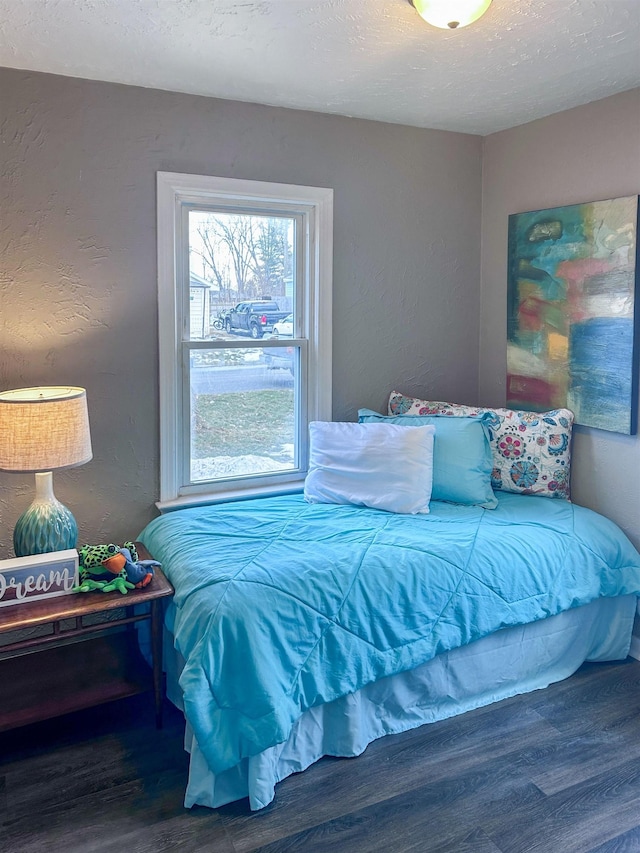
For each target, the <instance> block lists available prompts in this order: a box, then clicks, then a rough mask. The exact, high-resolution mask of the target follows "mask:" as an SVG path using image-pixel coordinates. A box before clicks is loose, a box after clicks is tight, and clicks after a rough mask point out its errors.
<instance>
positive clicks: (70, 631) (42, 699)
mask: <svg viewBox="0 0 640 853" xmlns="http://www.w3.org/2000/svg"><path fill="white" fill-rule="evenodd" d="M172 594H173V587H172V586H171V584H170V583H169V581H168V580H167V579H166V577H165V576H164V574H163V573H162V571H161V570H160V569H157V568H156V569H155V573H154V578H153V580H152V581H151V583H150V584H148V585H147V586H146V587H144V588H143V589H134V590H130V591H129V592H128V593H127V595H121V594H120V593H118V592H112V593H102V592H82V593H73V594H70V595H63V596H59V597H56V598H51V599H48V600H47V599H44V600H42V601H33V602H27V603H24V604H15V605H8V606H6V607H0V634H4V633H7V632H9V631H15V630H19V629H24V628H34V627H38V626H42V625H49V626H51V631H50V632H49V633H47V634H45V635H43V636H37V637H29V638H27V639H22V640H17V641H16V642H12V643H10V644H8V645H5V646H2V647H0V731H5V730H7V729H12V728H17V727H18V726H24V725H28V724H30V723H35V722H38V721H40V720H46V719H49V718H51V717H57V716H60V715H61V714H68V713H71V712H72V711H79V710H81V709H83V708H89V707H92V706H93V705H100V704H102V703H103V702H111V701H112V700H114V699H122V698H124V697H125V696H133V695H134V694H136V693H141V692H145V691H147V690H150V689H153V692H154V699H155V712H156V725H157V726H158V727H161V726H162V700H163V689H162V601H161V599H163V598H166V597H167V596H170V595H172ZM139 604H148V610H146V608H145V612H143V613H136V612H135V608H136V605H139ZM114 610H124V613H125V615H124V616H117V617H116V618H114V619H108V618H106V619H105V618H102V619H101V618H100V617H101V616H102V617H105V616H108V614H109V611H114ZM143 620H149V621H150V623H151V654H152V668H151V669H152V671H151V673H150V672H149V667H148V665H147V663H146V661H145V660H144V659H143V658H142V655H141V654H140V650H139V648H138V644H137V638H136V636H135V634H136V632H135V630H134V623H135V622H140V621H143ZM123 626H126V629H125V630H122V627H123ZM78 638H83V640H82V642H78V641H77V640H78ZM71 641H73V642H71Z"/></svg>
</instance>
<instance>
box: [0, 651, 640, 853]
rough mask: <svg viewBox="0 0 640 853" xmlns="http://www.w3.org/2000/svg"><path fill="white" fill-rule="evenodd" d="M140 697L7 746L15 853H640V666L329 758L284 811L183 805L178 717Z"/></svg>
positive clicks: (8, 852) (294, 783)
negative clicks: (160, 723)
mask: <svg viewBox="0 0 640 853" xmlns="http://www.w3.org/2000/svg"><path fill="white" fill-rule="evenodd" d="M153 719H154V715H153V706H152V701H151V698H150V697H147V696H141V697H135V698H133V699H127V700H123V701H121V702H115V703H112V704H111V705H108V706H103V707H102V708H96V709H92V710H90V711H85V712H82V713H78V714H73V715H69V716H68V717H64V718H61V719H59V720H56V721H52V722H49V723H41V724H38V725H36V726H31V727H28V728H24V729H20V730H17V731H14V732H7V733H4V734H3V735H0V822H1V828H0V850H2V851H3V853H36V851H37V853H44V851H47V853H57V851H64V853H85V851H100V853H116V851H117V853H123V851H127V853H128V851H134V853H160V851H174V850H175V851H180V852H181V853H192V852H193V853H196V851H198V852H199V851H207V853H256V851H260V853H281V852H282V853H284V851H288V852H289V853H290V852H291V851H304V852H305V853H325V851H330V853H374V851H380V853H383V851H384V853H408V852H409V851H415V853H534V852H535V853H640V662H637V661H633V660H631V659H629V660H627V661H625V662H621V663H613V664H593V665H585V666H584V667H582V669H580V670H579V672H577V673H576V674H575V675H574V676H573V677H572V678H570V679H568V680H567V681H564V682H562V683H561V684H556V685H552V686H551V687H549V688H547V689H546V690H542V691H537V692H535V693H531V694H528V695H527V696H519V697H515V698H513V699H508V700H506V701H504V702H501V703H499V704H496V705H492V706H490V707H488V708H481V709H478V710H477V711H472V712H470V713H468V714H465V715H464V716H462V717H458V718H455V719H451V720H445V721H443V722H440V723H434V724H432V725H429V726H423V727H422V728H421V729H417V730H414V731H411V732H407V733H405V734H402V735H397V736H395V737H392V738H385V739H383V740H380V741H377V742H376V743H374V744H371V746H369V748H368V749H367V750H366V752H365V753H364V754H363V755H362V756H360V757H359V758H355V759H329V758H327V759H323V760H322V761H320V762H318V764H316V765H315V766H314V767H312V768H310V769H309V770H307V771H306V772H305V773H302V774H299V775H297V776H293V777H291V778H289V779H287V780H285V781H284V782H282V783H281V784H280V785H279V786H278V789H277V796H276V801H275V802H274V803H273V804H272V805H271V806H269V807H268V808H267V809H264V810H262V811H261V812H257V813H253V814H252V813H251V812H250V811H249V809H248V804H247V801H246V800H245V801H241V802H239V803H234V804H231V805H228V806H224V807H223V808H221V809H218V810H216V811H214V810H210V809H205V808H195V809H192V810H186V809H184V808H183V806H182V799H183V794H184V787H185V783H186V776H187V756H186V754H185V753H184V751H183V748H182V731H183V725H182V720H181V717H180V715H179V714H178V712H177V711H175V709H173V708H172V707H171V706H168V707H167V708H166V721H165V727H164V729H163V730H162V731H160V732H158V731H156V729H155V727H154V725H153Z"/></svg>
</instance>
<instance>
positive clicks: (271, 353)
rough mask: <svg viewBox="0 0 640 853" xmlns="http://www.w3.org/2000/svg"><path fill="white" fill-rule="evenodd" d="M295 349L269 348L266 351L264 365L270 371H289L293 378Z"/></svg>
mask: <svg viewBox="0 0 640 853" xmlns="http://www.w3.org/2000/svg"><path fill="white" fill-rule="evenodd" d="M294 350H295V347H269V349H265V353H264V363H265V364H266V365H267V369H268V370H276V369H277V368H280V369H281V370H288V371H289V373H291V375H292V376H293V358H294Z"/></svg>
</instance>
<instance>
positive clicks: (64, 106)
mask: <svg viewBox="0 0 640 853" xmlns="http://www.w3.org/2000/svg"><path fill="white" fill-rule="evenodd" d="M0 132H1V134H2V137H1V144H0V174H1V176H2V177H1V180H2V184H1V188H0V201H1V213H0V258H1V260H0V346H1V348H2V358H1V359H0V386H1V388H2V389H6V388H15V387H20V386H24V385H35V384H57V383H70V384H77V385H82V386H84V387H86V389H87V396H88V401H89V414H90V420H91V428H92V438H93V447H94V459H93V461H92V462H90V463H88V464H87V465H85V466H83V467H82V468H78V469H75V470H73V471H70V472H61V473H60V474H57V475H55V478H54V479H55V490H56V494H57V496H58V498H59V499H60V500H62V501H63V502H64V503H66V504H67V505H68V506H69V507H70V508H71V509H72V511H73V512H74V513H75V515H76V518H77V519H78V523H79V526H80V538H81V539H82V540H83V541H91V542H103V541H113V540H115V541H119V540H122V539H124V538H127V537H129V536H131V535H136V534H137V533H138V532H139V530H140V529H141V527H142V526H143V525H144V524H145V523H146V522H147V521H148V520H149V519H150V518H151V517H152V516H153V515H154V514H155V508H154V501H155V500H156V499H157V497H158V442H159V439H158V356H157V309H156V240H155V215H156V214H155V175H156V171H157V170H163V171H175V172H190V173H196V174H212V175H221V176H228V177H238V178H247V179H253V180H265V181H280V182H284V183H293V184H307V185H313V186H323V187H333V189H334V191H335V196H334V214H335V219H334V222H335V235H334V324H333V329H334V352H333V357H334V385H333V388H334V392H333V398H334V407H333V414H334V419H336V420H340V419H345V420H352V419H354V418H355V415H356V411H357V409H358V407H360V406H369V407H371V408H378V409H379V408H382V407H383V406H384V404H385V399H386V396H387V395H388V393H389V391H390V390H391V389H392V388H398V389H399V390H406V391H410V392H411V391H415V392H418V393H425V394H430V395H432V396H434V397H453V398H457V399H460V400H473V399H474V398H475V397H476V396H477V354H478V314H479V309H480V301H479V282H480V274H479V264H480V211H481V140H480V138H479V137H474V136H467V135H462V134H455V133H446V132H441V131H429V130H420V129H415V128H407V127H402V126H398V125H388V124H380V123H376V122H367V121H362V120H357V119H348V118H340V117H336V116H328V115H320V114H316V113H310V112H299V111H292V110H283V109H276V108H270V107H261V106H255V105H249V104H240V103H234V102H228V101H219V100H213V99H208V98H199V97H194V96H190V95H180V94H173V93H167V92H159V91H155V90H150V89H139V88H134V87H126V86H118V85H112V84H108V83H98V82H90V81H83V80H76V79H70V78H64V77H56V76H51V75H44V74H35V73H28V72H21V71H12V70H7V69H4V70H0ZM32 493H33V483H32V477H31V476H30V475H27V476H22V475H17V474H7V473H1V472H0V556H8V551H9V544H10V539H11V531H12V529H13V525H14V523H15V520H16V519H17V517H18V515H19V514H20V512H22V510H23V509H24V508H25V507H26V506H27V505H28V503H29V502H30V500H31V496H32Z"/></svg>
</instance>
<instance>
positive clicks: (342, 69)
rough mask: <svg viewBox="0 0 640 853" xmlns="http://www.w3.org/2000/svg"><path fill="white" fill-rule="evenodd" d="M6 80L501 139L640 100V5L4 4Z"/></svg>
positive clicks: (127, 0)
mask: <svg viewBox="0 0 640 853" xmlns="http://www.w3.org/2000/svg"><path fill="white" fill-rule="evenodd" d="M0 22H1V23H0V66H7V67H11V68H22V69H30V70H34V71H47V72H51V73H54V74H64V75H67V76H72V77H86V78H89V79H94V80H108V81H111V82H117V83H129V84H134V85H137V86H145V87H151V88H157V89H168V90H171V91H178V92H191V93H193V94H199V95H210V96H214V97H218V98H227V99H233V100H238V101H251V102H255V103H261V104H274V105H278V106H283V107H297V108H300V109H305V110H315V111H317V112H326V113H337V114H339V115H348V116H358V117H360V118H367V119H376V120H381V121H390V122H398V123H401V124H409V125H415V126H418V127H431V128H440V129H445V130H457V131H463V132H466V133H476V134H483V135H484V134H488V133H491V132H493V131H496V130H501V129H504V128H507V127H514V126H515V125H519V124H523V123H525V122H528V121H531V120H532V119H536V118H540V117H542V116H545V115H550V114H551V113H555V112H559V111H561V110H564V109H568V108H570V107H573V106H578V105H580V104H584V103H588V102H590V101H595V100H598V99H599V98H604V97H606V96H608V95H612V94H615V93H617V92H623V91H626V90H627V89H632V88H634V87H636V86H640V0H493V4H492V5H491V7H490V8H489V11H488V12H487V14H486V15H485V16H484V17H483V18H481V19H480V20H479V21H478V22H476V23H475V24H472V25H471V26H469V27H466V28H464V29H459V30H452V31H448V30H438V29H435V28H433V27H430V26H429V25H428V24H426V23H425V22H424V21H423V20H422V19H421V18H420V17H419V16H418V14H417V12H416V11H415V9H414V8H413V7H412V6H411V5H410V3H409V0H0Z"/></svg>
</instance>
